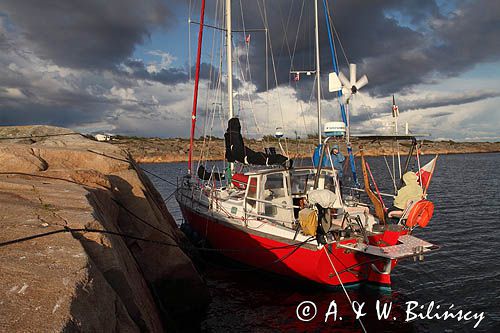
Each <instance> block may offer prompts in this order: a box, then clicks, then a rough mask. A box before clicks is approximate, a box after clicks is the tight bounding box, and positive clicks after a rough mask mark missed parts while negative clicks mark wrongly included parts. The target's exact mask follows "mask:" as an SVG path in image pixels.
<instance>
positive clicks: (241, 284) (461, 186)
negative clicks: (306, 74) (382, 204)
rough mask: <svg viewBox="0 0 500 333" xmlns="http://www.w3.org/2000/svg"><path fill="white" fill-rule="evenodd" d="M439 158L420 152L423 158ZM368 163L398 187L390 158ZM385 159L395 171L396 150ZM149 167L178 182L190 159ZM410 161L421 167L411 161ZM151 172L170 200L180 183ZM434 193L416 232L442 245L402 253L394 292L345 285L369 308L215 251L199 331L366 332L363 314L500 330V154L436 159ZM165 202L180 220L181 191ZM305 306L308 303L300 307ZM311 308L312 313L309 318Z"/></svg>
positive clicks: (399, 326) (407, 323)
mask: <svg viewBox="0 0 500 333" xmlns="http://www.w3.org/2000/svg"><path fill="white" fill-rule="evenodd" d="M432 157H433V156H424V157H422V161H421V162H422V163H421V164H422V165H423V164H425V163H426V162H427V161H429V160H430V159H431V158H432ZM367 160H368V162H369V163H370V168H371V170H372V172H373V175H374V177H375V180H376V181H377V184H378V186H379V188H380V190H381V191H382V192H391V191H392V192H393V185H392V180H391V175H390V172H389V171H388V169H387V167H386V161H385V160H384V159H383V158H382V157H376V158H368V159H367ZM403 160H404V159H403ZM387 164H389V166H390V167H391V168H392V159H391V158H390V157H388V158H387ZM142 167H144V168H146V169H147V170H148V171H151V172H153V173H155V174H158V175H159V176H161V177H164V178H166V179H168V180H169V181H171V182H172V183H176V181H177V178H178V177H182V176H183V175H184V174H185V173H186V171H187V166H186V163H165V164H143V165H142ZM410 167H413V168H414V169H415V170H416V169H418V167H417V165H416V164H413V163H412V164H411V165H410ZM358 174H359V175H361V170H360V169H359V168H358ZM150 178H151V180H152V181H153V183H154V184H155V186H156V187H157V189H158V190H159V192H160V193H161V194H162V195H163V197H164V198H165V199H167V198H169V196H170V195H171V194H172V192H173V191H174V190H175V186H173V185H172V184H169V183H166V182H164V181H161V180H159V179H157V178H156V177H150ZM429 199H430V200H432V201H433V202H434V204H435V212H434V216H433V218H432V220H431V222H430V223H429V225H428V226H427V227H426V228H424V229H419V228H417V229H416V230H415V233H414V235H415V236H417V237H420V238H423V239H425V240H427V241H429V242H431V243H434V244H437V245H440V246H441V249H440V250H438V251H436V252H433V253H431V254H428V255H426V256H425V260H424V261H423V262H413V260H411V259H409V260H401V261H400V262H399V264H398V265H397V266H396V268H395V269H394V271H393V272H392V288H391V289H385V290H381V289H378V288H373V287H369V286H350V287H348V288H347V289H346V291H347V293H348V295H349V297H350V298H351V300H352V301H353V302H356V304H357V305H363V306H362V308H361V314H364V315H362V316H360V317H359V318H358V319H356V316H357V313H356V311H355V309H352V307H351V305H350V303H349V301H348V300H347V297H346V295H345V293H344V291H343V290H342V289H341V288H336V289H333V290H329V289H325V288H316V287H312V286H310V285H303V284H298V283H295V282H291V281H288V280H285V279H283V278H281V277H277V276H274V275H270V274H266V273H261V272H257V271H249V270H248V269H246V267H242V266H240V265H236V264H234V263H232V262H229V261H226V260H223V259H221V258H217V257H216V258H213V257H209V258H203V259H202V261H201V262H202V264H201V266H200V267H199V270H200V271H201V272H202V274H203V275H204V276H205V278H206V280H207V285H208V288H209V290H210V293H211V295H212V302H211V303H210V305H209V308H208V310H207V313H206V315H205V317H204V319H203V320H202V322H201V323H200V330H203V331H208V332H229V331H233V332H277V331H290V332H303V331H316V332H320V331H321V332H323V331H335V332H362V328H361V326H360V323H359V321H360V320H361V321H362V323H363V325H364V327H365V328H366V329H367V331H368V332H500V232H499V229H500V154H468V155H442V156H439V158H438V162H437V166H436V171H435V174H434V176H433V178H432V181H431V185H430V188H429ZM385 200H386V201H387V202H386V204H387V205H390V204H391V202H390V200H387V199H385ZM167 206H168V209H169V211H170V213H171V214H172V215H173V216H174V218H175V219H176V220H177V222H178V223H179V224H180V223H181V222H182V216H181V214H180V210H179V207H178V206H177V203H176V201H175V198H173V197H170V198H169V199H168V201H167ZM304 302H309V303H304ZM332 302H334V303H335V307H333V306H332ZM303 303H304V304H306V305H309V308H307V309H306V308H300V307H299V305H301V304H303ZM377 306H378V308H377ZM384 306H385V309H384ZM409 306H410V307H411V309H409V308H408V307H409ZM431 306H432V307H431ZM389 307H390V309H389ZM430 307H431V309H430V311H429V308H430ZM334 309H336V317H334V315H333V312H332V311H333V310H334ZM314 310H315V312H316V314H315V316H314V318H312V319H311V320H307V321H304V320H302V319H309V318H304V317H301V316H302V315H303V314H304V313H305V314H309V315H312V314H313V313H314ZM358 310H359V307H358ZM384 310H385V313H384V312H383V311H384ZM389 310H390V311H389ZM409 310H410V311H409ZM329 311H330V314H329V315H328V316H326V315H327V314H328V313H329ZM358 314H359V313H358ZM385 314H387V315H385ZM446 314H448V317H447V318H446V319H445V318H444V316H445V315H446ZM481 314H482V316H483V319H481V320H480V322H479V324H477V323H478V320H479V317H480V316H481ZM466 315H467V316H466ZM340 317H342V319H340ZM325 319H326V321H325ZM334 319H335V320H334ZM476 324H477V325H476ZM474 326H476V328H474Z"/></svg>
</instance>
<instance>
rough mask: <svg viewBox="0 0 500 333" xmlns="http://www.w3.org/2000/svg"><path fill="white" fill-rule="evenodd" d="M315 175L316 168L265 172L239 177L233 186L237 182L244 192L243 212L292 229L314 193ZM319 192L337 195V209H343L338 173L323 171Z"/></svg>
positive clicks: (319, 180)
mask: <svg viewBox="0 0 500 333" xmlns="http://www.w3.org/2000/svg"><path fill="white" fill-rule="evenodd" d="M316 172H317V170H316V169H314V168H298V169H293V170H283V169H280V170H265V171H261V172H254V173H248V174H245V175H244V176H245V177H241V176H236V180H234V179H233V183H234V182H238V186H237V187H238V188H239V189H242V190H244V191H245V195H244V205H245V209H244V211H245V212H246V213H247V214H249V215H253V216H255V217H257V218H267V219H270V220H272V221H275V222H278V223H280V224H283V225H285V226H288V227H292V225H293V222H294V221H296V220H297V218H298V213H299V210H300V209H301V208H303V202H304V201H305V200H306V199H307V195H308V193H309V192H310V191H312V190H313V189H314V182H315V177H316ZM247 177H248V178H247ZM245 180H246V181H245ZM242 183H245V186H242ZM317 189H327V190H329V191H331V192H332V193H334V194H335V197H336V200H335V203H336V205H337V206H338V207H339V208H340V207H342V197H341V194H340V188H339V183H338V180H337V176H336V171H335V170H332V169H323V170H321V172H320V176H319V179H318V186H317Z"/></svg>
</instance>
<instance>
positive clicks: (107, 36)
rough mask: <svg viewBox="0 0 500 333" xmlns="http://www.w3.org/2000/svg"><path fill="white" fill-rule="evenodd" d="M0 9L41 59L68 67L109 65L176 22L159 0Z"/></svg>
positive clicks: (32, 2) (8, 2)
mask: <svg viewBox="0 0 500 333" xmlns="http://www.w3.org/2000/svg"><path fill="white" fill-rule="evenodd" d="M0 12H2V13H3V14H5V15H6V16H7V17H8V19H9V21H10V22H12V24H13V25H14V26H15V27H16V28H18V29H19V30H20V31H21V33H22V34H23V36H24V37H25V38H26V39H27V40H29V41H30V42H31V43H32V44H33V45H34V50H35V52H36V53H37V55H38V56H39V57H40V58H43V59H49V60H52V61H53V62H54V63H56V64H58V65H62V66H66V67H72V68H110V67H113V66H114V65H116V64H118V63H119V62H121V61H123V60H125V59H126V58H128V57H129V56H130V55H131V54H132V53H133V51H134V48H135V46H136V45H137V44H139V43H142V42H143V41H144V40H145V39H147V38H148V37H149V35H150V33H151V31H152V29H154V28H157V27H159V26H165V25H167V24H168V23H174V22H175V19H174V16H173V15H172V13H171V11H170V10H169V9H168V8H167V6H166V4H165V3H164V2H162V1H160V0H141V1H137V0H105V1H100V0H84V1H78V0H63V1H39V0H22V1H18V0H3V1H2V2H1V3H0ZM0 41H1V37H0Z"/></svg>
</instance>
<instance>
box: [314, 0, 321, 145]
mask: <svg viewBox="0 0 500 333" xmlns="http://www.w3.org/2000/svg"><path fill="white" fill-rule="evenodd" d="M314 35H315V39H316V90H317V100H318V140H319V144H321V81H320V65H319V24H318V0H314Z"/></svg>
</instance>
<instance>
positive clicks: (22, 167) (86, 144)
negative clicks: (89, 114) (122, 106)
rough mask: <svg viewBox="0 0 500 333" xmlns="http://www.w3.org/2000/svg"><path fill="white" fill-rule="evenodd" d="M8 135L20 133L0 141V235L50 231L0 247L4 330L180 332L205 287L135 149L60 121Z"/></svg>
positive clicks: (1, 132) (1, 133) (0, 133)
mask: <svg viewBox="0 0 500 333" xmlns="http://www.w3.org/2000/svg"><path fill="white" fill-rule="evenodd" d="M47 135H49V136H47ZM6 137H13V138H14V137H15V138H20V139H12V140H5V139H1V141H0V243H1V242H5V241H8V240H12V239H17V238H22V237H27V236H30V235H35V234H41V233H49V232H55V233H53V234H49V235H46V236H44V237H39V238H33V239H30V240H26V241H23V242H18V243H14V244H11V245H8V246H2V247H0V267H1V272H2V273H1V274H0V327H1V330H2V331H23V332H42V331H51V332H52V331H64V330H69V331H75V330H76V331H85V332H97V331H102V332H111V331H120V332H122V331H123V332H129V331H130V332H135V331H150V332H162V331H164V330H174V331H175V330H182V329H183V327H184V325H183V324H182V323H180V320H182V318H184V317H186V316H189V317H191V314H192V312H193V311H197V310H200V309H202V308H203V306H204V305H205V304H206V302H207V291H206V289H205V286H204V283H203V281H202V279H201V277H200V276H199V274H198V273H197V271H196V269H195V267H194V266H193V264H192V262H191V260H190V259H189V257H188V256H187V255H186V254H185V252H184V251H183V250H182V247H183V246H184V244H186V243H185V239H184V238H183V236H182V234H181V233H180V232H179V230H178V229H177V226H176V224H175V221H174V220H173V219H172V217H171V216H170V214H169V213H168V211H167V209H166V207H165V205H164V203H163V200H162V198H161V196H160V194H159V193H158V192H157V191H156V190H155V188H154V187H153V185H152V184H151V183H150V181H149V179H148V178H147V177H146V176H145V175H144V174H143V173H142V171H141V170H140V169H139V168H138V167H137V165H136V164H135V162H134V161H133V160H132V159H131V158H130V156H128V154H127V153H126V152H125V151H123V150H122V149H120V148H119V147H117V146H113V145H110V144H107V143H98V142H95V141H92V140H89V139H86V138H84V137H82V136H81V135H79V134H72V132H71V131H70V130H67V129H62V128H55V127H48V126H19V127H3V128H0V138H6ZM74 229H80V230H81V229H86V230H89V229H91V230H94V232H88V231H74ZM98 231H102V232H98ZM118 234H121V235H127V236H125V237H124V236H119V235H118ZM145 240H149V241H145ZM191 323H192V318H191Z"/></svg>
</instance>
